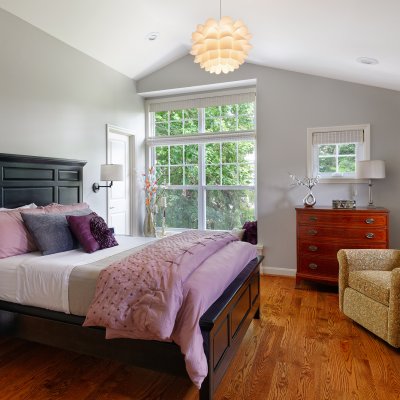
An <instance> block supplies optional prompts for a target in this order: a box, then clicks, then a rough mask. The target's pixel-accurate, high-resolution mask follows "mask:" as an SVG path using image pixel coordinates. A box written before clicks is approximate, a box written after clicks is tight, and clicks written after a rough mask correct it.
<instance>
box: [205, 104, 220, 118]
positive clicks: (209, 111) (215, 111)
mask: <svg viewBox="0 0 400 400" xmlns="http://www.w3.org/2000/svg"><path fill="white" fill-rule="evenodd" d="M205 114H206V118H210V117H219V116H220V115H221V107H219V106H215V107H206V109H205Z"/></svg>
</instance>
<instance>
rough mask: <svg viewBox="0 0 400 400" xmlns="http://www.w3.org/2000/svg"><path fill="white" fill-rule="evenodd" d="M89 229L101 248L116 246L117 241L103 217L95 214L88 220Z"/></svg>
mask: <svg viewBox="0 0 400 400" xmlns="http://www.w3.org/2000/svg"><path fill="white" fill-rule="evenodd" d="M90 230H91V232H92V235H93V237H94V238H95V239H96V240H97V242H98V244H99V245H100V248H101V249H108V248H109V247H114V246H118V242H117V241H116V240H115V237H114V235H113V233H112V232H111V230H110V229H109V228H108V226H107V224H106V222H105V221H104V219H103V218H101V217H99V216H98V215H96V216H95V217H93V218H92V219H91V220H90Z"/></svg>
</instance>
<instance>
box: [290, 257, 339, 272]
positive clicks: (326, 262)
mask: <svg viewBox="0 0 400 400" xmlns="http://www.w3.org/2000/svg"><path fill="white" fill-rule="evenodd" d="M299 261H300V262H299V264H298V266H297V272H299V273H305V274H309V275H324V276H333V277H337V275H338V261H337V258H336V256H331V257H329V256H328V257H313V256H302V257H300V260H299Z"/></svg>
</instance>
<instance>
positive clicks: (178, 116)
mask: <svg viewBox="0 0 400 400" xmlns="http://www.w3.org/2000/svg"><path fill="white" fill-rule="evenodd" d="M169 118H170V120H171V121H182V119H183V110H174V111H171V112H170V116H169Z"/></svg>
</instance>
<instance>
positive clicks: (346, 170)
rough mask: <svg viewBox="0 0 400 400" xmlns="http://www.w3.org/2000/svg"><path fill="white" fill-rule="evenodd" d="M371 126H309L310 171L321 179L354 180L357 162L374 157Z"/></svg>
mask: <svg viewBox="0 0 400 400" xmlns="http://www.w3.org/2000/svg"><path fill="white" fill-rule="evenodd" d="M369 141H370V126H369V125H368V124H366V125H350V126H333V127H324V128H309V129H307V153H308V157H307V173H308V176H310V177H311V176H317V175H319V176H320V182H322V183H324V182H330V183H331V182H340V183H345V182H346V181H348V182H354V179H355V177H356V162H357V161H361V160H369V158H370V144H369Z"/></svg>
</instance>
